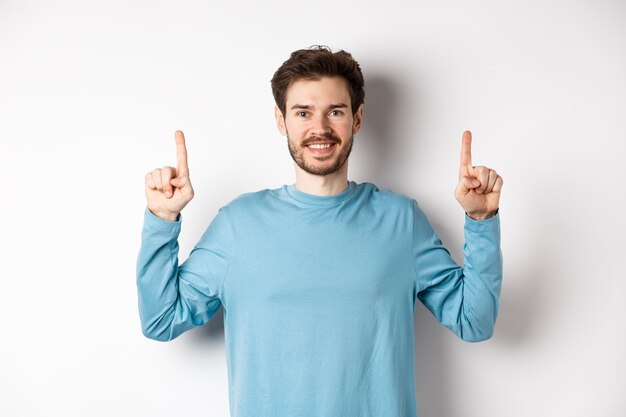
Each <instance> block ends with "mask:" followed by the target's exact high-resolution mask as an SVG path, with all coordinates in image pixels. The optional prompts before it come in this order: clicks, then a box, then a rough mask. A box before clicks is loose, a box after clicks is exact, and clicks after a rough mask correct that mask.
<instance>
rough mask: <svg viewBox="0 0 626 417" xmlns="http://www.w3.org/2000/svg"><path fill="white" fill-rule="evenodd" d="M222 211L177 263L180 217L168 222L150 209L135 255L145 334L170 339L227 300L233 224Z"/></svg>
mask: <svg viewBox="0 0 626 417" xmlns="http://www.w3.org/2000/svg"><path fill="white" fill-rule="evenodd" d="M225 209H226V207H222V208H220V209H219V211H218V213H217V215H216V216H215V218H214V219H213V221H212V222H211V224H210V225H209V226H208V228H207V229H206V231H205V232H204V234H203V235H202V237H201V239H200V241H199V242H198V243H197V244H196V246H195V247H194V248H193V250H192V251H191V253H190V254H189V257H188V258H187V260H186V261H185V262H183V263H182V264H181V265H180V266H179V265H178V249H179V248H178V235H179V234H180V230H181V222H182V216H181V215H179V217H178V219H177V221H175V222H170V221H167V220H163V219H160V218H159V217H157V216H155V215H154V214H153V213H152V212H151V211H150V210H149V209H148V208H147V207H146V209H145V212H144V224H143V229H142V233H141V247H140V249H139V254H138V256H137V292H138V299H139V317H140V319H141V327H142V331H143V334H144V335H145V336H146V337H148V338H150V339H155V340H160V341H168V340H172V339H174V338H176V337H178V336H179V335H180V334H181V333H183V332H185V331H187V330H189V329H191V328H193V327H196V326H200V325H202V324H205V323H206V322H208V321H209V320H210V319H211V317H213V315H214V314H215V313H216V312H217V310H218V309H219V307H220V305H221V300H222V299H223V292H222V291H223V283H224V280H225V278H226V275H227V274H228V266H229V261H230V256H231V251H232V243H233V239H232V225H231V223H230V221H229V217H228V215H227V210H225Z"/></svg>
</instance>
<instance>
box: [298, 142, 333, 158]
mask: <svg viewBox="0 0 626 417" xmlns="http://www.w3.org/2000/svg"><path fill="white" fill-rule="evenodd" d="M305 147H306V148H307V149H308V150H309V152H310V153H311V154H313V155H314V156H323V155H328V154H330V153H331V152H333V151H334V150H335V148H336V147H337V143H336V142H313V143H309V144H308V145H306V146H305Z"/></svg>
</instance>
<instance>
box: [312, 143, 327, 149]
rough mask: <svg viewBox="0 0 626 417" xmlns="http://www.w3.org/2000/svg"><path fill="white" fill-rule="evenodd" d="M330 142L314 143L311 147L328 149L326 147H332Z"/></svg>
mask: <svg viewBox="0 0 626 417" xmlns="http://www.w3.org/2000/svg"><path fill="white" fill-rule="evenodd" d="M330 145H331V144H330V143H324V144H319V145H318V144H313V145H309V148H314V149H326V148H330Z"/></svg>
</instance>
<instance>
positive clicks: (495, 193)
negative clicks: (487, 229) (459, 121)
mask: <svg viewBox="0 0 626 417" xmlns="http://www.w3.org/2000/svg"><path fill="white" fill-rule="evenodd" d="M502 184H503V180H502V177H501V176H499V175H498V174H497V173H496V171H494V170H493V169H489V168H487V167H484V166H477V167H475V166H473V165H472V133H471V132H470V131H469V130H466V131H465V132H464V133H463V139H462V145H461V167H460V168H459V185H457V187H456V190H455V191H454V197H456V199H457V201H458V202H459V203H460V204H461V207H463V210H465V212H466V213H467V215H468V216H470V217H471V218H472V219H474V220H483V219H488V218H489V217H492V216H494V215H495V213H496V210H497V209H498V207H499V204H500V191H501V190H502Z"/></svg>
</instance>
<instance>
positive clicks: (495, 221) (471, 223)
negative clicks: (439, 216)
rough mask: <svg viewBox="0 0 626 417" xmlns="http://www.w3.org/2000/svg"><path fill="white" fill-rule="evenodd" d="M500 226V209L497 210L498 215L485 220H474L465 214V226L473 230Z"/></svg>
mask: <svg viewBox="0 0 626 417" xmlns="http://www.w3.org/2000/svg"><path fill="white" fill-rule="evenodd" d="M499 224H500V209H499V208H498V209H497V210H496V214H494V215H493V216H492V217H490V218H488V219H484V220H474V219H472V218H471V217H470V216H468V215H467V213H465V226H466V227H468V228H469V229H472V230H477V231H478V230H484V229H485V228H491V227H494V226H498V225H499Z"/></svg>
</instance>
